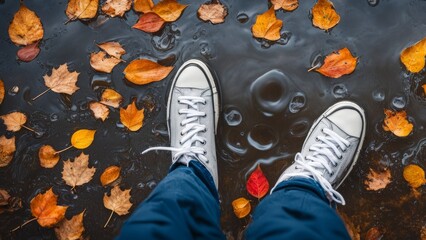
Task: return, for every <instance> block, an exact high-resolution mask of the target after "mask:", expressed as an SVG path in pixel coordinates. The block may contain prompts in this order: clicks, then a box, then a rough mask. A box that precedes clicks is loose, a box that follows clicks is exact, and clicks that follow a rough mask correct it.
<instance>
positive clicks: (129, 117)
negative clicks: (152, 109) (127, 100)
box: [120, 101, 144, 132]
mask: <svg viewBox="0 0 426 240" xmlns="http://www.w3.org/2000/svg"><path fill="white" fill-rule="evenodd" d="M143 119H144V110H143V109H142V110H138V108H137V107H136V101H133V102H132V103H131V104H129V105H127V108H121V109H120V121H121V122H122V123H123V125H124V126H126V127H127V128H128V129H129V130H130V131H133V132H134V131H137V130H139V129H140V128H141V127H142V122H143Z"/></svg>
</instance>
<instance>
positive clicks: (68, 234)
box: [55, 211, 85, 240]
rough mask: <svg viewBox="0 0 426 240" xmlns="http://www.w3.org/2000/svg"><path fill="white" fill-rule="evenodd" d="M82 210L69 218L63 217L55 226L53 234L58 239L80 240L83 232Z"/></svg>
mask: <svg viewBox="0 0 426 240" xmlns="http://www.w3.org/2000/svg"><path fill="white" fill-rule="evenodd" d="M84 212H85V211H83V212H81V213H80V214H77V215H75V216H73V217H72V218H71V219H70V220H68V219H65V218H64V219H63V220H62V221H61V222H60V223H59V224H58V226H57V227H55V234H56V237H57V238H58V240H80V239H83V238H82V235H83V232H84V225H83V216H84Z"/></svg>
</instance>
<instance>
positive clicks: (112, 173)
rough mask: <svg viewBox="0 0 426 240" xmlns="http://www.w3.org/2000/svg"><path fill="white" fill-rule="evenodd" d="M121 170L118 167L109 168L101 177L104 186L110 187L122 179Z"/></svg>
mask: <svg viewBox="0 0 426 240" xmlns="http://www.w3.org/2000/svg"><path fill="white" fill-rule="evenodd" d="M120 170H121V168H120V167H118V166H109V167H108V168H107V169H105V171H104V172H103V173H102V175H101V178H100V180H101V183H102V186H105V185H108V184H110V183H112V182H114V181H115V180H117V179H118V177H120Z"/></svg>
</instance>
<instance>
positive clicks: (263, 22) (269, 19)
mask: <svg viewBox="0 0 426 240" xmlns="http://www.w3.org/2000/svg"><path fill="white" fill-rule="evenodd" d="M282 26H283V21H281V20H279V19H277V17H276V16H275V11H274V8H273V7H271V8H270V9H269V10H268V11H266V12H264V13H263V14H260V15H257V17H256V22H255V23H254V25H253V26H252V28H251V32H252V33H253V36H254V37H256V38H264V39H267V40H270V41H277V40H278V39H280V38H281V35H280V31H281V28H282Z"/></svg>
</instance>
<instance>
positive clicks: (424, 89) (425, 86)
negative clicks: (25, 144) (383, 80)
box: [0, 84, 426, 103]
mask: <svg viewBox="0 0 426 240" xmlns="http://www.w3.org/2000/svg"><path fill="white" fill-rule="evenodd" d="M422 88H423V92H424V94H425V95H426V84H423V85H422ZM0 103H1V100H0Z"/></svg>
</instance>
